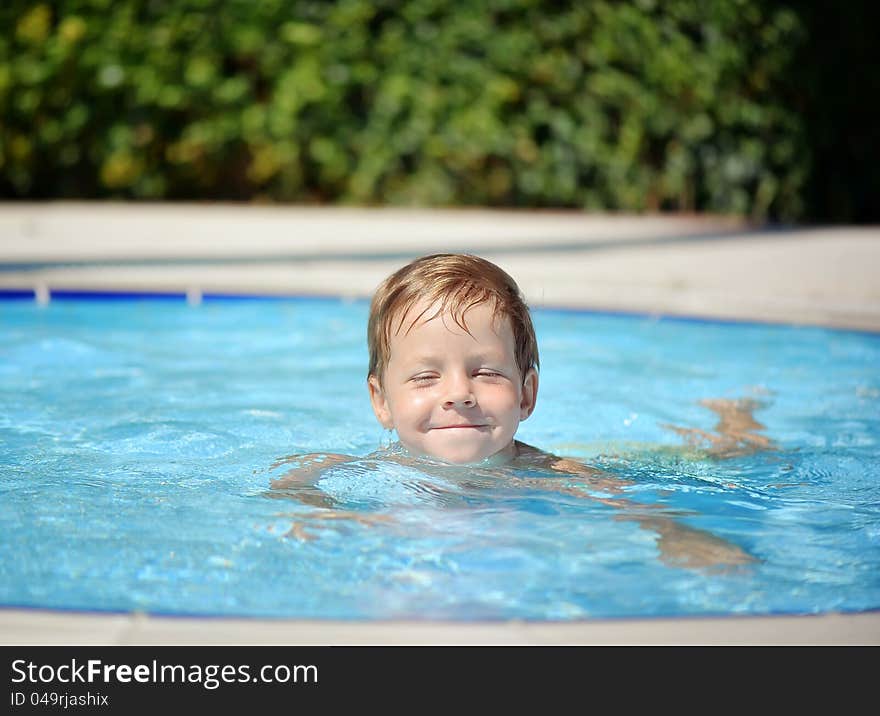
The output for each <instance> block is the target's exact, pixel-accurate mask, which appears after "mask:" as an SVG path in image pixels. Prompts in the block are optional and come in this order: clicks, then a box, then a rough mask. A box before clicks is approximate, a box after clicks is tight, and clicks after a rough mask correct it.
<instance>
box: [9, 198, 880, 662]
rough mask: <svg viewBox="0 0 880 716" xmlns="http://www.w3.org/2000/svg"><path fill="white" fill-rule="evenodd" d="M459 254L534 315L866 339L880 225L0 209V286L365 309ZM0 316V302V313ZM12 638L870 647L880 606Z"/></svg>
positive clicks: (160, 620) (70, 629) (134, 621)
mask: <svg viewBox="0 0 880 716" xmlns="http://www.w3.org/2000/svg"><path fill="white" fill-rule="evenodd" d="M438 251H468V252H472V253H478V254H480V255H483V256H485V257H486V258H488V259H490V260H493V261H495V262H496V263H498V264H499V265H500V266H502V267H503V268H504V269H506V270H507V271H509V272H510V273H511V274H512V275H513V276H514V277H515V278H516V279H517V281H518V282H519V284H520V286H521V287H522V288H523V291H524V292H525V294H526V296H527V298H528V299H529V301H530V303H531V304H532V306H533V307H544V306H562V307H573V308H588V309H596V310H607V311H627V312H629V311H631V312H638V313H644V314H648V315H682V316H693V317H706V318H717V319H729V320H747V321H748V320H757V321H772V322H785V323H794V324H801V325H819V326H832V327H837V328H851V329H857V330H867V331H872V332H878V331H880V280H878V278H880V227H827V228H797V227H795V228H786V229H779V228H775V229H761V228H755V227H750V226H748V225H746V224H745V223H742V222H739V221H736V220H733V219H727V218H723V217H706V216H691V217H688V216H674V217H666V216H647V217H638V216H618V215H590V214H581V213H578V212H557V211H540V212H527V211H488V210H480V209H472V210H442V211H431V210H405V209H322V208H321V209H319V208H299V207H297V208H283V207H258V206H250V205H242V206H232V205H210V204H199V205H195V204H189V205H162V204H89V203H46V204H39V203H0V291H13V290H18V291H33V292H34V294H35V297H36V298H37V299H38V300H41V301H45V300H51V296H52V293H53V292H55V291H60V290H81V291H122V292H131V291H149V292H155V291H158V292H174V293H186V294H187V295H188V297H189V299H190V300H191V301H198V300H199V297H200V296H201V295H203V294H206V293H224V294H230V293H232V294H236V293H242V294H248V293H258V294H279V295H303V294H307V295H338V296H344V297H349V298H367V297H369V295H370V294H371V293H372V291H373V289H374V288H375V286H376V285H377V284H378V283H379V281H380V280H381V279H382V278H384V277H385V276H386V275H387V274H388V273H390V272H391V271H392V270H393V269H394V268H397V267H399V266H400V265H402V264H403V263H405V262H406V261H407V260H408V259H409V258H412V257H415V256H418V255H421V254H425V253H432V252H438ZM0 310H2V303H0ZM0 643H2V644H7V645H19V644H22V645H23V644H33V645H38V644H53V645H62V644H107V645H114V644H148V645H149V644H289V645H296V644H300V645H312V644H325V645H335V644H500V645H504V644H511V645H513V644H870V645H878V644H880V612H868V613H861V614H823V615H806V616H770V617H739V616H730V617H723V618H711V619H709V618H685V619H633V620H628V619H621V620H595V621H581V622H559V623H553V622H509V623H458V622H455V623H447V622H407V623H398V622H376V623H357V622H321V621H297V620H257V619H201V618H196V619H190V618H184V617H180V618H178V617H159V616H152V615H144V614H138V613H133V614H93V613H78V612H66V611H64V612H55V611H42V610H28V609H0Z"/></svg>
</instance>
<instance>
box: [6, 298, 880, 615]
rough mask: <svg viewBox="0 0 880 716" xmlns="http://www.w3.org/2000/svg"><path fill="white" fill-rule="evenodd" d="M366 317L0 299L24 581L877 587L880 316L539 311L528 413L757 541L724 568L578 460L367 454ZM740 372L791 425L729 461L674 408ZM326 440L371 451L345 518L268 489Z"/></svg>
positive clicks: (130, 595) (738, 590)
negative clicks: (645, 518)
mask: <svg viewBox="0 0 880 716" xmlns="http://www.w3.org/2000/svg"><path fill="white" fill-rule="evenodd" d="M366 316H367V305H366V303H363V302H356V303H345V302H341V301H335V300H279V301H237V300H230V301H206V302H205V303H203V304H202V305H200V306H192V307H191V306H188V305H187V304H186V303H185V302H184V301H158V300H122V301H94V300H63V301H53V302H52V303H51V304H50V305H49V306H45V307H40V306H37V305H36V304H35V303H33V302H31V301H2V302H0V406H2V410H0V493H2V498H0V531H2V535H3V538H2V552H0V605H5V606H29V607H47V608H62V609H89V610H125V611H128V610H141V611H146V612H152V613H172V614H200V615H237V616H241V615H249V616H273V617H276V616H278V617H294V618H335V619H388V618H416V619H440V620H442V619H464V620H476V619H510V618H520V619H549V620H571V619H583V618H591V617H628V616H639V617H644V616H679V615H696V614H768V613H817V612H829V611H858V610H866V609H876V608H878V607H880V481H878V476H880V458H878V450H877V443H878V438H880V410H878V407H880V370H878V366H880V336H878V335H870V334H860V333H855V332H845V331H832V330H825V329H820V328H797V327H786V326H763V325H741V324H726V325H725V324H720V323H712V322H689V321H680V320H652V319H649V318H642V317H627V316H607V315H595V314H588V313H575V312H562V311H542V310H538V311H536V312H535V315H534V318H535V323H536V328H537V331H538V338H539V342H540V347H541V360H542V374H541V387H540V393H539V399H538V406H537V410H536V412H535V414H534V415H533V416H532V417H531V418H530V419H529V420H528V421H526V422H524V423H523V424H522V427H521V429H520V433H519V434H518V437H519V438H520V439H522V440H523V441H525V442H527V443H530V444H532V445H536V446H538V447H541V448H543V449H546V450H551V451H554V452H556V453H559V454H564V455H568V456H572V457H575V458H578V459H580V460H582V461H584V462H586V463H589V464H591V465H593V466H596V467H599V468H602V469H604V470H605V471H607V472H608V473H609V474H610V475H611V476H612V477H613V478H614V479H615V480H617V479H619V480H621V481H622V482H621V485H623V487H622V490H623V491H622V493H621V494H622V495H623V496H624V497H625V498H626V499H627V500H630V501H632V502H634V503H639V504H648V505H654V507H652V508H650V509H651V510H653V511H654V512H655V513H657V514H663V515H665V516H667V518H668V519H670V520H672V521H675V522H676V523H678V524H681V525H684V526H686V527H688V528H692V529H695V530H704V531H706V532H710V533H712V534H713V535H715V536H716V537H717V538H719V539H724V540H727V541H728V542H730V543H732V544H734V545H737V546H739V547H741V548H742V549H743V550H745V551H746V552H748V553H749V554H751V555H753V556H754V557H755V558H756V560H757V561H756V562H755V563H754V564H753V565H751V566H748V567H744V568H739V569H732V570H727V571H713V570H706V569H691V568H685V567H682V566H676V565H672V566H670V565H669V564H667V563H665V562H664V561H662V560H661V559H660V556H661V554H660V550H659V548H658V540H657V537H658V534H657V533H656V532H654V531H652V530H651V529H642V528H640V527H639V525H638V524H636V523H635V522H633V521H632V520H627V519H620V518H621V516H622V512H621V510H620V509H618V508H616V507H614V506H609V505H608V504H606V503H604V502H602V501H601V500H599V499H591V496H589V495H579V494H575V493H573V492H571V491H567V492H566V491H564V490H557V489H554V487H555V485H558V484H559V481H560V479H561V478H560V477H559V475H556V474H547V475H545V476H544V479H543V481H542V480H538V481H535V480H531V481H530V480H524V479H519V478H520V477H521V476H517V475H512V474H500V473H499V474H498V475H493V474H492V472H491V471H485V470H484V471H481V470H478V469H476V468H475V469H474V470H465V471H462V470H461V469H459V468H455V469H449V470H447V471H445V472H444V470H442V469H427V468H426V469H424V470H422V469H421V468H420V467H419V466H418V465H415V466H413V465H400V464H397V463H394V462H389V461H382V460H378V461H377V460H374V459H372V458H370V457H368V456H370V454H371V453H373V452H374V451H376V450H377V449H378V448H379V445H380V441H381V440H382V439H383V435H382V430H381V429H380V427H379V425H378V424H377V423H376V422H375V419H374V418H373V415H372V412H371V410H370V407H369V402H368V398H367V391H366V387H365V375H364V372H365V369H366V364H367V355H366V347H365V325H366ZM741 397H750V398H753V399H755V400H757V401H759V402H760V404H761V407H760V408H759V409H758V410H756V412H755V418H756V419H757V420H758V421H760V422H761V423H762V425H763V426H764V428H765V429H764V430H763V431H762V432H761V434H762V435H766V436H767V437H769V438H771V439H772V440H773V441H775V444H776V448H775V449H772V450H769V451H763V452H759V453H756V454H754V455H746V456H740V457H733V458H730V459H726V460H715V459H710V458H707V457H706V456H705V455H704V454H702V453H699V452H697V451H695V450H694V449H692V448H684V447H682V446H684V441H683V439H682V437H680V436H679V435H677V434H675V433H674V432H672V431H670V430H669V429H667V428H664V427H663V425H664V424H673V425H678V426H688V427H693V428H700V429H703V430H706V431H712V430H713V427H714V426H715V423H716V416H715V415H714V414H713V413H712V412H711V411H709V410H708V409H707V408H706V407H704V406H702V405H700V404H699V401H700V400H701V399H703V398H741ZM317 451H331V452H344V453H348V454H351V455H354V456H357V457H359V458H361V459H360V460H359V461H357V462H354V463H352V464H350V465H341V466H337V467H335V468H333V469H332V470H330V471H328V472H327V473H326V474H325V476H324V477H323V478H322V479H321V481H320V482H319V483H318V485H317V488H316V490H317V493H318V494H320V495H325V496H326V497H327V498H328V499H332V500H333V501H334V503H335V505H336V508H337V509H338V510H340V511H343V512H344V514H345V515H346V516H347V517H346V518H345V519H323V518H322V514H326V510H325V509H323V508H321V507H317V506H312V505H310V504H305V503H304V502H302V501H299V500H296V499H290V497H289V496H288V495H286V494H284V493H279V492H278V491H273V490H270V489H269V485H270V482H271V481H272V480H273V479H275V478H278V477H280V476H282V475H283V474H284V473H285V472H286V470H287V468H288V467H289V465H286V466H285V465H279V466H274V467H273V465H274V464H275V463H276V461H278V460H279V459H282V458H284V457H285V456H288V455H291V454H295V453H306V452H317ZM532 477H534V475H533V476H532ZM554 480H556V482H555V483H554V482H553V481H554ZM596 496H598V497H602V495H601V494H598V495H592V497H596ZM271 498H277V499H271ZM294 525H297V526H298V530H293V531H291V528H292V527H293V526H294ZM297 535H298V536H297Z"/></svg>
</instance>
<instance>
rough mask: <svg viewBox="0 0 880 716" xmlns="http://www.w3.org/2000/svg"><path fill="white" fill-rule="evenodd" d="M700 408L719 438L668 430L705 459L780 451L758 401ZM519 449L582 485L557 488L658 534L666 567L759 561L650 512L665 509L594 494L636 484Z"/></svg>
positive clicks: (715, 403)
mask: <svg viewBox="0 0 880 716" xmlns="http://www.w3.org/2000/svg"><path fill="white" fill-rule="evenodd" d="M700 405H703V406H704V407H706V408H709V409H710V410H712V411H713V412H715V413H716V414H717V415H718V417H719V420H718V423H717V424H716V426H715V433H714V434H713V433H709V432H706V431H704V430H699V429H697V428H683V427H679V426H674V425H663V427H666V428H668V429H670V430H673V431H674V432H676V433H678V434H679V435H681V436H683V437H685V438H687V440H688V443H689V444H690V445H692V446H705V447H704V454H705V456H706V457H708V458H710V459H714V460H725V459H729V458H733V457H740V456H743V455H751V454H753V453H756V452H760V451H763V450H772V449H775V448H776V444H775V443H774V442H773V441H772V440H770V439H769V438H768V437H766V436H765V435H761V434H759V433H758V432H757V431H760V430H763V429H764V425H762V424H761V423H759V422H758V421H756V420H755V418H754V416H753V415H752V411H754V410H755V409H756V408H758V407H760V404H759V403H758V402H757V401H755V400H753V399H751V398H740V399H735V400H730V399H723V398H720V399H707V400H701V401H700ZM518 447H519V450H520V454H521V455H524V456H526V457H527V459H530V461H535V460H537V461H539V462H541V461H543V463H544V467H547V468H549V469H551V470H554V471H556V472H560V473H563V474H565V475H568V476H570V477H571V478H572V479H574V480H576V482H575V484H574V485H572V484H571V480H569V481H567V482H568V485H567V486H565V487H561V488H557V489H561V490H562V491H564V492H570V493H571V494H579V495H581V496H585V497H590V498H591V499H594V500H597V501H599V502H602V503H604V504H607V505H609V506H611V507H616V508H618V509H620V510H621V511H622V514H620V515H618V516H617V517H616V518H615V519H617V520H624V521H633V522H636V523H637V524H638V525H639V527H641V528H642V529H646V530H652V531H654V532H656V533H657V534H658V539H657V546H658V548H659V549H660V559H661V561H663V562H664V563H665V564H669V565H673V566H684V567H692V568H704V567H716V568H720V567H725V566H735V565H743V564H750V563H754V562H756V561H757V559H756V558H755V557H753V556H751V555H749V554H748V553H746V552H745V551H743V550H742V549H741V548H739V547H737V546H736V545H735V544H733V543H731V542H728V541H726V540H724V539H722V538H720V537H718V536H717V535H714V534H712V533H711V532H706V531H705V530H700V529H696V528H694V527H688V526H687V525H684V524H682V523H680V522H678V521H676V520H674V519H672V518H671V517H669V516H667V515H662V514H656V513H654V514H652V513H651V512H650V510H658V509H662V507H661V506H660V505H647V504H643V503H638V502H633V501H632V500H628V499H626V498H622V497H599V496H596V495H591V494H589V493H590V491H598V492H604V493H607V494H611V495H619V494H620V493H621V492H622V487H625V486H626V485H629V484H632V483H629V482H627V481H625V480H620V479H617V478H614V477H612V476H610V475H607V474H605V473H603V472H602V471H601V470H597V469H595V468H592V467H589V466H587V465H584V464H583V463H581V462H578V461H576V460H571V459H568V458H560V457H558V456H556V455H552V454H550V453H546V452H544V451H542V450H538V449H537V448H534V447H531V446H529V445H525V444H523V443H519V442H518Z"/></svg>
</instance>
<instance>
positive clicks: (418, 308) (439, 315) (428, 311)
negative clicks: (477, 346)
mask: <svg viewBox="0 0 880 716" xmlns="http://www.w3.org/2000/svg"><path fill="white" fill-rule="evenodd" d="M479 309H482V310H479ZM397 314H398V315H396V316H391V320H390V328H391V331H390V336H391V338H392V339H393V338H394V337H395V336H400V337H403V336H406V335H409V334H410V332H411V331H412V330H414V329H416V328H419V327H421V326H423V325H425V324H426V323H429V322H431V321H441V322H442V323H443V325H444V326H446V328H447V329H448V330H450V331H453V332H462V333H463V332H464V329H463V328H462V327H461V326H460V325H459V322H460V323H464V324H465V325H467V326H468V328H470V327H471V323H470V322H471V321H473V320H474V319H475V318H478V314H483V315H487V314H488V317H489V322H490V325H491V328H492V330H493V331H494V332H495V333H497V334H499V335H500V334H501V333H502V331H503V328H504V327H505V326H506V327H508V328H511V324H510V319H509V317H508V316H506V315H505V314H503V313H496V312H495V306H494V305H493V304H492V303H491V302H488V301H483V302H481V303H478V304H476V305H474V306H469V307H468V308H467V309H466V310H465V311H464V312H463V313H461V314H458V316H457V317H458V321H459V322H456V320H455V319H456V317H455V316H453V315H452V311H450V310H448V309H447V310H443V307H442V303H441V301H439V300H437V301H433V302H429V301H427V300H424V299H423V300H421V301H416V302H415V303H414V304H413V305H411V306H410V307H409V308H408V309H407V310H406V311H405V312H401V311H398V312H397Z"/></svg>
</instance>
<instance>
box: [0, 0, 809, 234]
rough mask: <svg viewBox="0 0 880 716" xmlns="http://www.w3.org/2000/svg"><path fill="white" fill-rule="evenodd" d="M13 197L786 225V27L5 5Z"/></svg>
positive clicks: (793, 30) (737, 1) (700, 12)
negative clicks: (638, 215)
mask: <svg viewBox="0 0 880 716" xmlns="http://www.w3.org/2000/svg"><path fill="white" fill-rule="evenodd" d="M0 23H2V26H3V27H4V28H8V31H7V32H6V33H4V35H3V36H2V37H0V192H2V195H3V196H6V197H12V198H49V197H51V198H99V197H119V198H144V199H160V198H161V199H246V200H258V201H260V200H262V201H279V202H281V201H284V202H300V203H317V202H335V203H349V204H378V203H385V204H405V205H409V204H417V205H429V206H431V205H491V206H530V207H582V208H586V209H593V210H600V209H601V210H626V211H642V210H685V211H691V210H702V211H713V212H730V213H736V214H745V215H750V216H752V217H755V218H762V217H767V216H771V217H782V218H796V217H798V216H799V215H800V214H801V212H802V210H803V207H802V206H801V192H802V188H803V185H804V182H805V178H806V175H807V171H808V169H809V167H808V155H807V154H806V152H805V150H804V146H803V136H804V132H803V128H802V120H801V118H800V117H799V116H798V114H797V113H795V112H794V111H792V110H791V109H789V107H788V106H787V104H786V103H785V102H784V101H783V99H782V96H783V95H782V94H781V92H782V91H783V90H784V86H785V78H786V73H787V72H788V71H789V70H790V64H791V58H792V56H793V54H792V53H793V52H794V50H795V48H796V47H797V46H798V43H800V42H801V41H802V35H803V31H802V28H801V25H800V23H799V20H798V16H797V15H796V14H795V13H794V12H792V11H791V10H790V9H787V8H785V7H773V8H770V7H768V6H767V5H765V4H764V3H761V2H759V0H667V1H665V2H660V1H659V0H657V1H655V0H631V1H630V2H613V1H607V2H598V1H597V2H591V1H585V0H581V1H580V2H578V1H577V0H575V1H573V2H548V1H547V0H459V1H458V2H455V1H452V0H447V1H443V0H402V1H398V0H333V1H332V2H329V1H321V0H226V1H216V0H144V1H138V0H67V1H59V2H43V3H35V2H23V1H21V0H6V2H5V3H3V5H2V7H0Z"/></svg>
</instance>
